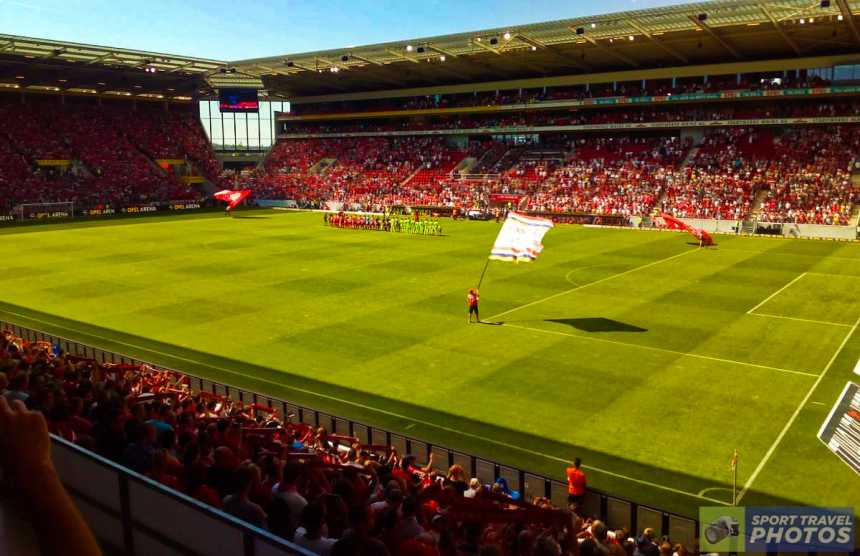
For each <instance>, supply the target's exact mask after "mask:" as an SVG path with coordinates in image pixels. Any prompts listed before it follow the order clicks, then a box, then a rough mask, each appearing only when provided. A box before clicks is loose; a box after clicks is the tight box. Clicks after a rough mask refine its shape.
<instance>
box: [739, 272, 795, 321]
mask: <svg viewBox="0 0 860 556" xmlns="http://www.w3.org/2000/svg"><path fill="white" fill-rule="evenodd" d="M806 274H807V273H806V272H804V273H802V274H799V275H798V276H797V277H796V278H795V279H794V280H792V281H791V282H789V283H788V284H786V285H784V286H783V287H781V288H779V289H778V290H776V291H775V292H773V293H772V294H770V295H769V296H767V297H766V298H765V299H764V301H762V302H761V303H759V304H758V305H756V306H755V307H753V308H752V309H750V310H749V311H747V314H748V315H751V314H753V311H755V310H756V309H758V308H759V307H761V306H762V305H764V304H765V303H767V302H768V301H770V300H771V299H773V298H774V297H776V296H777V295H779V294H780V293H782V292H783V291H784V290H786V289H788V287H789V286H791V285H792V284H794V283H795V282H797V281H798V280H800V279H801V278H803V277H804V276H806Z"/></svg>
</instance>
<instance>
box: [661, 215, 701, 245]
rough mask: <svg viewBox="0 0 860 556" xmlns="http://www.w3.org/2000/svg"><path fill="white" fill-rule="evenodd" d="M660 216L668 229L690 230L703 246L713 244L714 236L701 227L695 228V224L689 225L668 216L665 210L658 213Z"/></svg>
mask: <svg viewBox="0 0 860 556" xmlns="http://www.w3.org/2000/svg"><path fill="white" fill-rule="evenodd" d="M660 218H662V219H663V221H664V222H665V223H666V227H667V228H669V229H670V230H684V231H687V232H690V233H691V234H693V235H694V236H696V239H698V240H699V242H700V243H701V244H702V245H703V246H710V245H714V238H712V237H711V234H709V233H708V232H706V231H705V230H703V229H702V228H696V227H695V226H690V225H689V224H687V223H686V222H684V221H683V220H679V219H678V218H675V217H674V216H669V215H668V214H666V213H665V212H662V213H660Z"/></svg>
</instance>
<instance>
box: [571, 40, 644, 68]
mask: <svg viewBox="0 0 860 556" xmlns="http://www.w3.org/2000/svg"><path fill="white" fill-rule="evenodd" d="M582 38H584V39H585V40H586V41H588V42H589V43H591V44H592V45H593V46H595V47H597V49H598V50H600V51H601V52H606V53H607V54H609V55H610V56H612V57H613V58H616V59H618V60H621V61H622V62H624V63H625V64H627V65H628V66H631V67H634V68H638V67H639V62H637V61H635V60H633V59H632V58H630V57H628V56H625V55H624V54H622V53H620V52H618V51H616V50H615V49H614V48H609V47H606V46H604V45H602V44H600V43H599V42H597V41H596V40H594V39H593V38H591V37H589V36H588V35H582Z"/></svg>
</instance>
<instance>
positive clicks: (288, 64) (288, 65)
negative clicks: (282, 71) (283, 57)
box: [287, 60, 296, 68]
mask: <svg viewBox="0 0 860 556" xmlns="http://www.w3.org/2000/svg"><path fill="white" fill-rule="evenodd" d="M295 65H296V64H295V63H293V62H292V61H291V60H288V61H287V67H288V68H291V67H293V66H295Z"/></svg>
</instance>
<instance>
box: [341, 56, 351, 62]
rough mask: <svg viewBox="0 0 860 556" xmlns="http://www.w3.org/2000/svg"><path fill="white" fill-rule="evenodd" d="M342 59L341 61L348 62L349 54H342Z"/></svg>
mask: <svg viewBox="0 0 860 556" xmlns="http://www.w3.org/2000/svg"><path fill="white" fill-rule="evenodd" d="M340 61H341V62H348V61H349V56H347V55H343V56H341V57H340Z"/></svg>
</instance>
